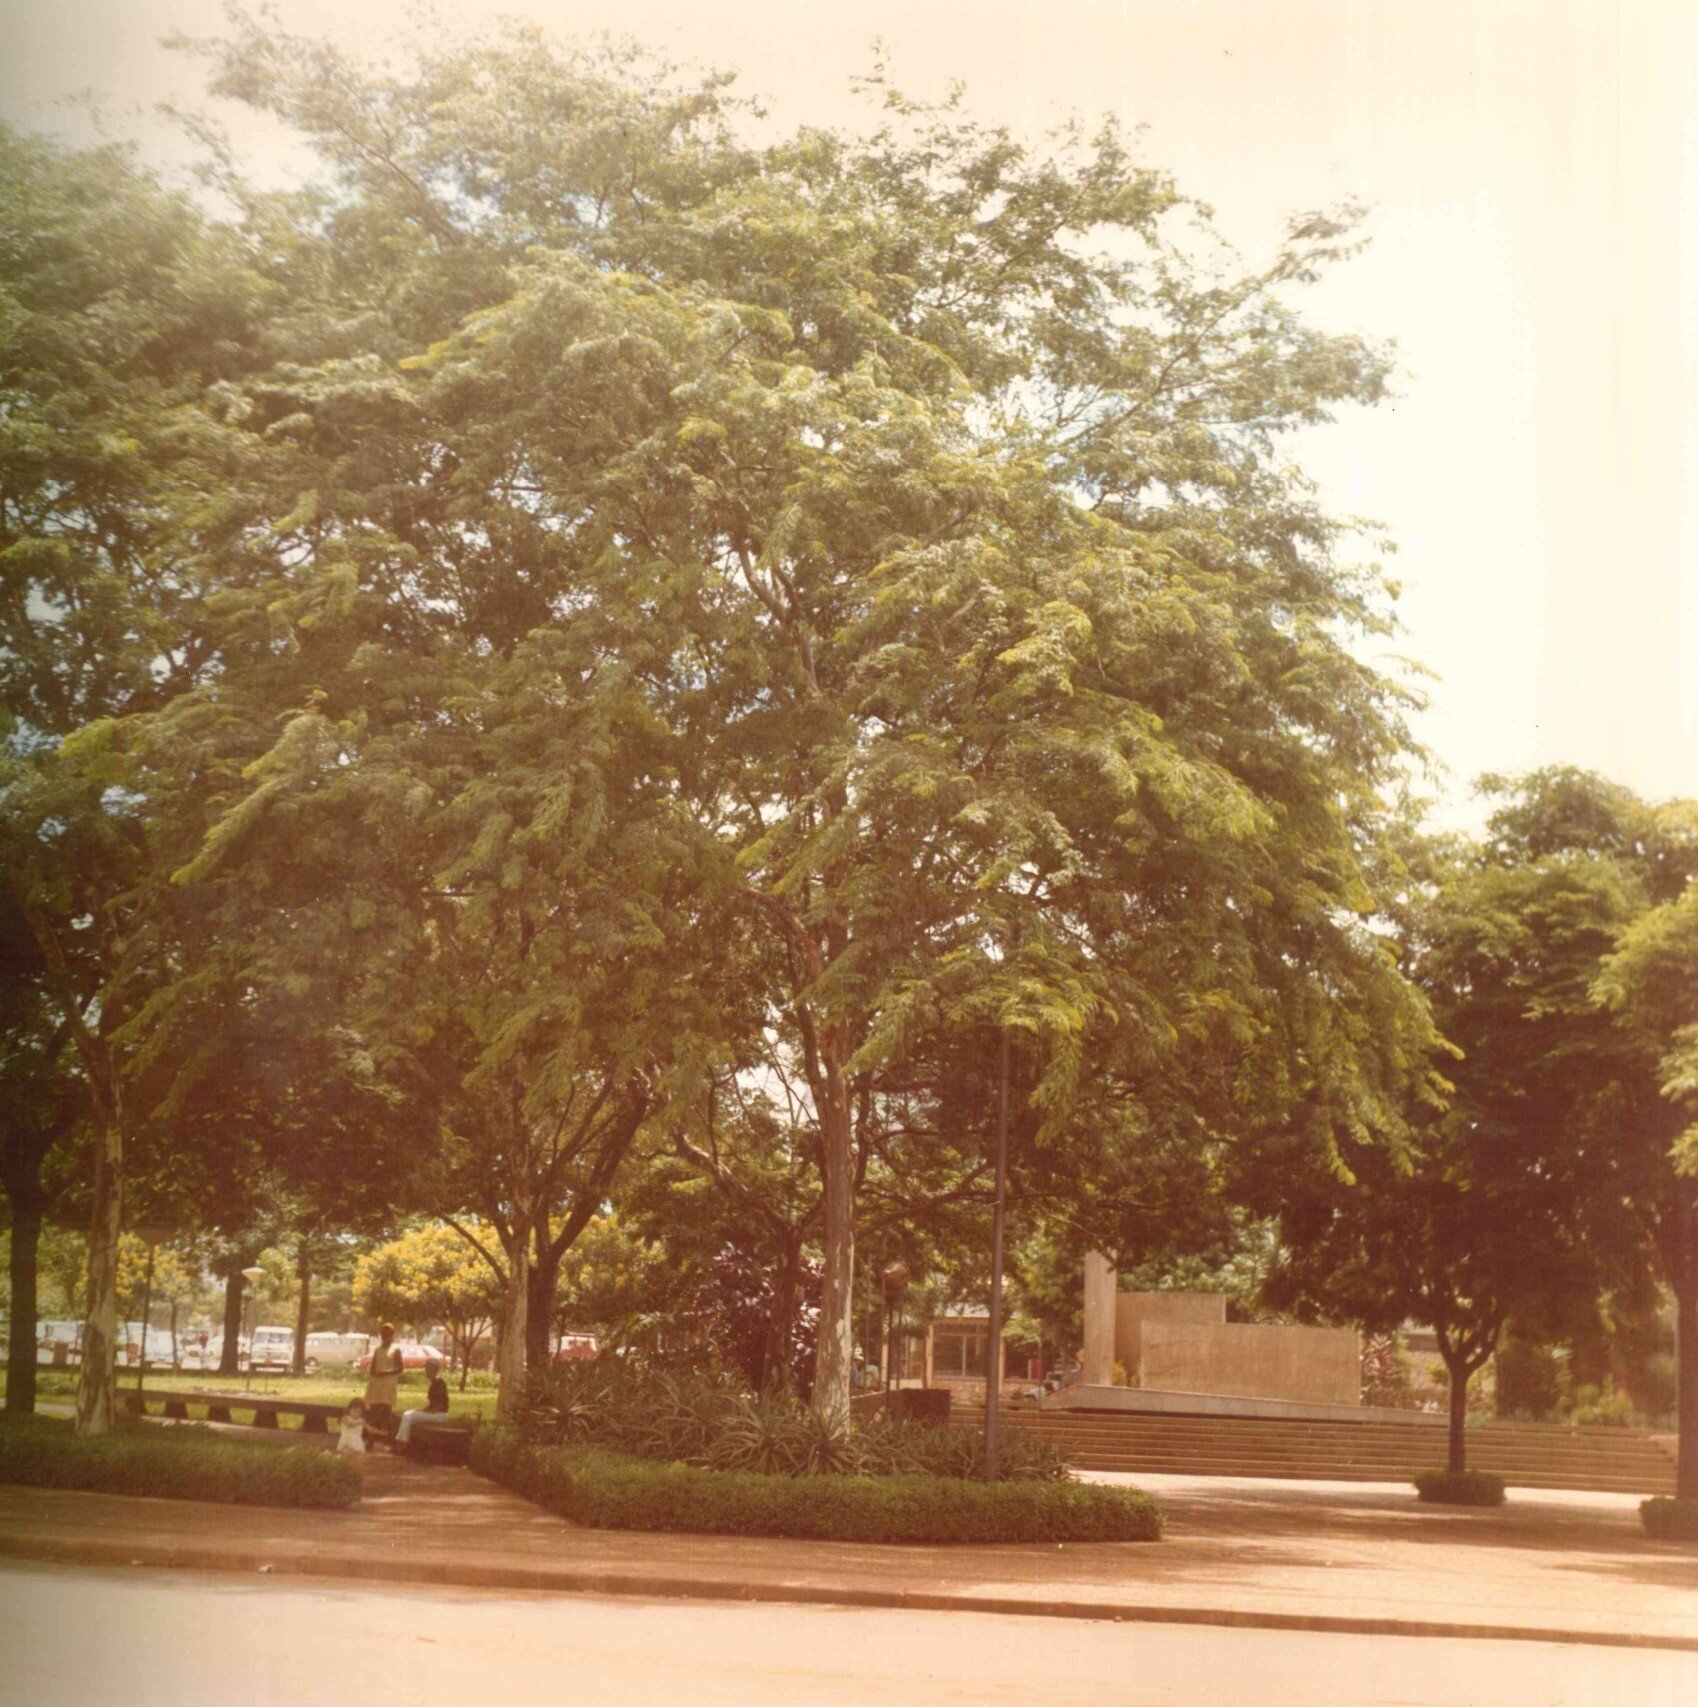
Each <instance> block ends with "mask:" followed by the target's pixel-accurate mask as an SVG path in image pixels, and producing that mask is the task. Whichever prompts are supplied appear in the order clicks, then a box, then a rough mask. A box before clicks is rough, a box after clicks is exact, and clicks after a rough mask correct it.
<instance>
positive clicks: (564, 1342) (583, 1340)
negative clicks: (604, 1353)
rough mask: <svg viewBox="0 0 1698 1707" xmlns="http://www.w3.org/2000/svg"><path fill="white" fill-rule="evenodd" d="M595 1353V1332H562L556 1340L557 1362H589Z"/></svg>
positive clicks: (555, 1353)
mask: <svg viewBox="0 0 1698 1707" xmlns="http://www.w3.org/2000/svg"><path fill="white" fill-rule="evenodd" d="M595 1355H596V1338H595V1335H594V1334H561V1335H560V1336H559V1337H558V1338H557V1339H556V1340H555V1342H554V1361H555V1362H556V1363H587V1362H588V1361H589V1360H590V1359H591V1358H592V1357H594V1356H595Z"/></svg>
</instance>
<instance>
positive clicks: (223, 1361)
mask: <svg viewBox="0 0 1698 1707" xmlns="http://www.w3.org/2000/svg"><path fill="white" fill-rule="evenodd" d="M246 1286H247V1280H246V1278H245V1277H244V1276H243V1274H242V1271H241V1270H240V1269H239V1268H238V1269H235V1270H233V1271H232V1272H231V1273H230V1274H227V1275H226V1276H225V1277H224V1343H223V1345H222V1346H221V1347H220V1349H219V1353H218V1373H219V1374H220V1375H237V1374H240V1373H241V1366H242V1292H243V1290H244V1288H245V1287H246Z"/></svg>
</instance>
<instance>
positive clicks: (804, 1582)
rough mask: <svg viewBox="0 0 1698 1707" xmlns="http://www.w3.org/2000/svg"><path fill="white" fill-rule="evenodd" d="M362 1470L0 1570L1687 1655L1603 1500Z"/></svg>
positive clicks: (1221, 1487)
mask: <svg viewBox="0 0 1698 1707" xmlns="http://www.w3.org/2000/svg"><path fill="white" fill-rule="evenodd" d="M364 1470H365V1474H366V1494H365V1499H364V1501H363V1502H362V1507H361V1509H360V1510H358V1511H354V1512H297V1511H279V1510H270V1509H262V1508H244V1507H236V1506H221V1505H210V1504H206V1505H202V1504H198V1503H191V1502H187V1501H175V1500H152V1499H140V1498H129V1497H114V1496H107V1495H99V1494H81V1493H63V1492H57V1491H51V1490H47V1489H37V1488H18V1487H0V1557H6V1558H13V1559H39V1560H56V1561H62V1562H71V1563H91V1564H102V1565H126V1564H131V1565H151V1566H174V1567H177V1568H179V1569H181V1568H190V1569H210V1570H231V1571H244V1572H257V1571H272V1572H276V1573H278V1574H280V1575H282V1574H310V1575H314V1576H325V1577H338V1578H343V1579H366V1580H382V1581H385V1582H399V1583H431V1584H454V1585H459V1586H463V1587H469V1588H485V1589H507V1590H519V1589H524V1590H548V1591H556V1592H560V1591H566V1592H577V1593H593V1594H620V1595H639V1596H647V1597H654V1596H682V1597H688V1598H693V1599H710V1600H711V1599H736V1600H773V1601H790V1602H802V1603H816V1604H825V1605H841V1606H878V1607H906V1608H917V1609H939V1610H943V1609H949V1610H962V1611H980V1612H1000V1613H1029V1614H1034V1615H1039V1616H1050V1617H1072V1618H1100V1619H1120V1620H1128V1621H1131V1620H1139V1621H1153V1622H1163V1623H1196V1624H1213V1625H1239V1626H1251V1627H1261V1628H1274V1629H1300V1630H1301V1629H1308V1630H1333V1631H1355V1632H1360V1633H1364V1634H1405V1635H1443V1636H1476V1637H1496V1638H1520V1639H1527V1640H1542V1641H1565V1642H1572V1641H1581V1642H1588V1643H1600V1642H1601V1643H1605V1644H1609V1645H1615V1646H1648V1647H1663V1648H1681V1649H1689V1650H1692V1651H1694V1652H1698V1592H1695V1591H1698V1549H1692V1548H1683V1547H1680V1546H1676V1545H1672V1544H1668V1543H1660V1542H1654V1541H1651V1540H1650V1539H1648V1538H1647V1537H1646V1536H1645V1535H1643V1534H1642V1533H1641V1531H1640V1528H1639V1522H1638V1514H1637V1510H1636V1509H1635V1502H1634V1501H1632V1500H1631V1499H1628V1498H1626V1497H1624V1496H1619V1495H1608V1494H1544V1495H1538V1494H1531V1493H1526V1494H1521V1495H1519V1496H1517V1495H1515V1494H1513V1493H1512V1495H1511V1503H1510V1504H1509V1505H1508V1506H1506V1507H1504V1508H1503V1509H1502V1510H1500V1511H1496V1512H1490V1511H1488V1512H1480V1511H1462V1510H1451V1509H1441V1508H1431V1507H1424V1506H1418V1505H1417V1504H1416V1503H1415V1500H1414V1496H1413V1493H1412V1492H1411V1491H1410V1490H1409V1489H1407V1488H1404V1487H1401V1486H1397V1487H1393V1486H1390V1485H1386V1486H1379V1485H1372V1484H1362V1483H1349V1484H1330V1483H1313V1482H1308V1483H1291V1482H1267V1481H1236V1480H1226V1479H1221V1478H1213V1477H1178V1476H1139V1477H1137V1478H1125V1479H1126V1480H1135V1481H1136V1483H1137V1485H1139V1486H1142V1487H1145V1488H1148V1489H1149V1490H1150V1492H1152V1493H1154V1494H1156V1495H1157V1496H1158V1497H1159V1498H1160V1499H1161V1501H1162V1504H1163V1506H1164V1507H1165V1509H1166V1511H1167V1514H1168V1539H1167V1540H1165V1541H1163V1542H1160V1543H1158V1544H1155V1545H1150V1544H1134V1543H1127V1544H1121V1545H1106V1544H1102V1543H1091V1544H1069V1545H1067V1546H1056V1547H1044V1546H1007V1547H869V1546H851V1545H846V1544H837V1543H830V1542H813V1541H766V1540H755V1539H744V1538H738V1537H719V1536H700V1535H647V1534H634V1533H628V1532H624V1531H610V1530H590V1529H579V1528H576V1527H575V1526H573V1525H571V1524H569V1523H567V1522H565V1521H564V1520H563V1519H561V1518H557V1517H554V1516H552V1515H551V1514H549V1513H547V1512H544V1511H542V1510H541V1509H540V1508H538V1507H536V1506H533V1505H531V1504H530V1503H529V1502H528V1501H526V1500H522V1499H519V1498H518V1497H516V1496H514V1495H512V1494H509V1493H507V1492H505V1491H504V1490H502V1489H500V1488H497V1487H495V1486H493V1485H492V1484H490V1483H488V1482H486V1481H484V1480H483V1479H482V1478H481V1477H478V1476H474V1475H472V1474H471V1473H470V1472H468V1471H465V1470H459V1469H452V1468H446V1467H436V1466H417V1465H413V1464H411V1463H407V1462H403V1461H401V1460H397V1459H390V1458H377V1459H371V1460H368V1461H366V1463H365V1464H364ZM1094 1479H1096V1478H1094ZM1100 1479H1102V1480H1105V1481H1106V1480H1118V1479H1121V1478H1113V1477H1107V1476H1105V1477H1102V1478H1100Z"/></svg>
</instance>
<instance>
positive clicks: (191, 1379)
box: [36, 1369, 495, 1428]
mask: <svg viewBox="0 0 1698 1707" xmlns="http://www.w3.org/2000/svg"><path fill="white" fill-rule="evenodd" d="M456 1380H457V1378H456ZM472 1382H473V1385H471V1386H469V1387H468V1388H467V1389H466V1391H465V1392H464V1393H462V1392H460V1391H459V1388H458V1387H457V1385H456V1383H455V1381H450V1382H449V1384H448V1413H449V1415H450V1416H455V1417H467V1418H470V1417H484V1418H487V1417H493V1416H494V1415H495V1387H494V1385H493V1382H492V1381H491V1378H490V1377H488V1376H483V1377H481V1378H480V1377H479V1376H477V1375H474V1376H473V1377H472ZM486 1382H488V1383H490V1384H489V1385H485V1384H484V1383H486ZM135 1385H136V1371H135V1370H133V1369H120V1370H119V1371H118V1392H119V1395H120V1398H119V1402H120V1404H122V1403H123V1395H124V1394H126V1393H131V1392H134V1391H135ZM147 1390H148V1392H150V1393H193V1392H202V1393H229V1394H231V1395H232V1396H233V1397H232V1400H231V1403H232V1407H233V1409H232V1415H233V1416H234V1419H235V1420H236V1421H237V1422H245V1421H247V1420H248V1419H247V1418H246V1417H244V1416H243V1415H242V1404H241V1400H240V1399H239V1398H235V1397H234V1395H236V1394H239V1393H246V1392H250V1391H251V1392H257V1393H259V1394H260V1395H262V1396H263V1397H265V1398H270V1399H299V1400H300V1401H302V1403H304V1404H311V1405H337V1406H343V1405H346V1404H347V1403H348V1401H349V1400H350V1399H358V1398H361V1397H363V1395H364V1393H365V1390H366V1378H365V1377H364V1376H363V1375H357V1374H355V1373H354V1371H353V1370H351V1369H348V1370H335V1369H321V1370H320V1371H319V1372H318V1374H316V1375H303V1376H301V1377H300V1378H299V1379H297V1378H296V1377H295V1376H293V1375H256V1376H254V1377H253V1381H252V1385H251V1386H250V1384H249V1380H248V1377H247V1376H245V1375H212V1374H201V1373H198V1372H192V1371H183V1372H181V1373H179V1372H175V1371H172V1370H169V1369H163V1370H160V1369H150V1370H149V1371H148V1372H147ZM76 1396H77V1372H76V1371H75V1370H74V1369H42V1370H40V1371H39V1372H38V1373H37V1377H36V1397H37V1398H38V1399H40V1400H41V1401H43V1402H44V1403H47V1404H65V1405H68V1404H73V1403H75V1401H76ZM424 1396H425V1378H424V1371H423V1370H412V1371H410V1372H409V1373H408V1374H406V1375H403V1376H402V1377H401V1406H400V1408H401V1409H402V1410H405V1409H406V1408H407V1407H408V1406H409V1405H422V1404H423V1403H424ZM148 1409H149V1410H150V1411H153V1412H157V1411H158V1409H159V1407H158V1406H157V1405H149V1407H148ZM189 1416H190V1418H191V1420H195V1421H204V1420H205V1418H206V1409H205V1407H204V1406H201V1405H190V1406H189ZM301 1420H302V1419H301V1418H299V1417H291V1416H282V1417H279V1418H278V1422H279V1425H280V1426H281V1427H283V1428H298V1427H299V1426H300V1423H301Z"/></svg>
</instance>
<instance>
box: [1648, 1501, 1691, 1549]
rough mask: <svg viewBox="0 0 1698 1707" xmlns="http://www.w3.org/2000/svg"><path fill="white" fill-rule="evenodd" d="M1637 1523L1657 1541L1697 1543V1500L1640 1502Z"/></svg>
mask: <svg viewBox="0 0 1698 1707" xmlns="http://www.w3.org/2000/svg"><path fill="white" fill-rule="evenodd" d="M1639 1521H1640V1522H1641V1523H1642V1524H1644V1526H1645V1533H1646V1534H1647V1535H1654V1536H1655V1537H1656V1538H1657V1539H1658V1540H1659V1541H1698V1500H1671V1499H1666V1498H1663V1497H1661V1496H1659V1497H1658V1498H1656V1499H1654V1500H1642V1501H1641V1502H1640V1505H1639Z"/></svg>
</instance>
